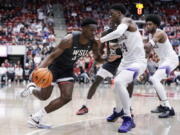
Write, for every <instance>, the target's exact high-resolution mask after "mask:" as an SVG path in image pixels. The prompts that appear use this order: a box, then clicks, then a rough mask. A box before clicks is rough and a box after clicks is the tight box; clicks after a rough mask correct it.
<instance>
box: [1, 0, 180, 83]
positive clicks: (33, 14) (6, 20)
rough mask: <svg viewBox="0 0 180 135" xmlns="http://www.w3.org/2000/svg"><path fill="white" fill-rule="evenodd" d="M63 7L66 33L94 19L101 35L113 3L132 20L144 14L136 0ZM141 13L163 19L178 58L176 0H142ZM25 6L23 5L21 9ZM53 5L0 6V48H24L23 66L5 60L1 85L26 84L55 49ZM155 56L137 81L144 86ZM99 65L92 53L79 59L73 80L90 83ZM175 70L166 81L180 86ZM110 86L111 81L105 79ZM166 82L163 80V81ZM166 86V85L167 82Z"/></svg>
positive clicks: (70, 1)
mask: <svg viewBox="0 0 180 135" xmlns="http://www.w3.org/2000/svg"><path fill="white" fill-rule="evenodd" d="M59 1H60V4H62V5H63V11H64V17H65V20H66V25H67V32H68V33H69V32H72V31H74V30H80V23H81V20H82V19H83V18H85V17H92V18H95V19H96V20H97V22H98V33H101V32H102V31H103V30H104V29H106V27H108V25H109V22H108V20H109V19H108V18H109V13H108V10H109V7H110V5H112V4H113V3H116V2H123V3H124V4H125V6H126V7H127V10H128V11H129V12H128V13H127V14H128V15H129V16H131V17H132V18H133V19H135V20H143V19H144V18H145V16H144V15H141V16H139V15H137V14H136V8H135V3H136V2H139V0H137V1H136V0H133V1H132V0H111V1H109V0H90V1H86V0H76V1H74V0H59ZM37 2H38V0H37ZM143 3H144V7H145V8H144V9H143V14H150V13H158V14H159V15H160V16H161V18H162V23H161V28H162V29H164V30H165V31H166V32H167V34H168V36H169V38H170V40H171V43H172V45H173V48H174V50H175V51H176V53H177V54H178V55H179V58H180V25H179V24H180V10H179V8H178V7H179V6H180V3H178V0H168V1H166V2H164V0H158V1H156V0H146V1H143ZM24 5H26V6H24ZM52 7H53V5H52V4H51V3H50V2H47V1H46V0H39V2H38V3H33V2H30V3H26V4H24V3H22V2H21V1H20V0H14V1H13V2H11V3H8V2H7V3H6V2H1V3H0V45H25V46H26V48H27V51H26V56H25V60H24V64H23V63H20V61H19V62H17V63H12V62H11V61H8V59H6V60H5V61H4V62H3V63H2V64H1V66H0V79H1V80H0V82H2V83H3V82H13V81H16V82H21V81H22V80H24V81H28V77H29V75H30V73H31V72H32V70H33V69H34V68H35V67H36V66H37V65H38V64H39V63H40V62H41V61H42V59H44V57H46V55H47V54H49V53H50V52H51V50H52V49H53V47H54V46H55V34H54V29H53V27H54V20H53V16H54V15H53V9H52ZM158 61H159V59H158V57H157V55H156V54H155V53H154V52H152V54H151V57H150V58H149V60H148V69H147V70H146V72H145V74H143V75H142V76H141V78H140V82H139V81H138V83H143V84H145V83H146V82H148V77H149V76H150V75H152V74H153V73H154V71H155V70H156V69H157V67H158ZM100 66H101V65H98V64H95V63H94V59H93V56H92V54H89V55H88V56H86V57H85V58H81V59H80V60H79V61H77V63H76V64H75V65H74V77H75V79H76V80H77V81H79V83H81V82H83V83H89V82H90V81H93V79H94V77H95V74H96V72H97V70H98V69H99V67H100ZM179 73H180V67H178V68H177V69H176V70H175V71H174V72H173V73H172V74H171V76H170V78H168V79H167V80H168V81H169V82H170V81H172V82H176V84H179V82H178V80H179V79H178V78H179V76H180V75H179ZM106 82H108V83H112V78H110V79H108V81H107V80H106ZM164 82H166V80H165V81H164ZM168 84H169V83H168Z"/></svg>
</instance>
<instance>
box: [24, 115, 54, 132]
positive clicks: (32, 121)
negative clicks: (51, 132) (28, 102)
mask: <svg viewBox="0 0 180 135" xmlns="http://www.w3.org/2000/svg"><path fill="white" fill-rule="evenodd" d="M27 123H28V126H29V127H30V128H42V129H49V128H51V126H50V125H46V124H42V123H41V118H40V117H33V116H32V115H31V116H30V117H29V120H28V122H27Z"/></svg>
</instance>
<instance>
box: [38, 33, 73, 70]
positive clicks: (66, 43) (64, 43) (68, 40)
mask: <svg viewBox="0 0 180 135" xmlns="http://www.w3.org/2000/svg"><path fill="white" fill-rule="evenodd" d="M71 45H72V35H71V34H69V35H67V36H65V37H64V38H63V39H62V40H61V42H60V43H59V44H58V45H57V46H56V47H55V48H54V49H53V51H52V52H51V53H50V54H49V55H48V56H47V57H46V58H45V59H44V60H43V61H42V62H41V64H40V65H39V66H38V68H46V67H48V66H49V65H50V64H52V63H53V61H54V60H55V59H56V58H57V57H58V56H60V55H61V54H62V53H63V52H64V50H65V49H67V48H70V47H71Z"/></svg>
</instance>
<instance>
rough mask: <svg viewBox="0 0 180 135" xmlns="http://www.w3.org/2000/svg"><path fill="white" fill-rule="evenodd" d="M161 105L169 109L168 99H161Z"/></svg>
mask: <svg viewBox="0 0 180 135" xmlns="http://www.w3.org/2000/svg"><path fill="white" fill-rule="evenodd" d="M161 105H162V106H167V107H168V108H169V109H171V106H170V104H169V101H168V100H165V101H161Z"/></svg>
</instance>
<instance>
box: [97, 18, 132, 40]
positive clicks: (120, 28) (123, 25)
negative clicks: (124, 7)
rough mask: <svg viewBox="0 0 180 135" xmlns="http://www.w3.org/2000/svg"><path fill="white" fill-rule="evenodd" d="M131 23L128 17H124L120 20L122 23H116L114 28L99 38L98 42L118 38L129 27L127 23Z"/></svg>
mask: <svg viewBox="0 0 180 135" xmlns="http://www.w3.org/2000/svg"><path fill="white" fill-rule="evenodd" d="M131 23H132V20H131V19H130V18H124V19H123V20H122V23H121V24H119V25H118V27H117V28H116V30H114V31H113V32H111V33H109V34H107V35H106V36H104V37H102V38H100V42H101V43H104V42H107V41H110V40H113V39H117V38H119V37H120V36H122V35H123V33H124V32H125V31H126V30H127V29H128V28H129V25H130V24H131Z"/></svg>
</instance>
